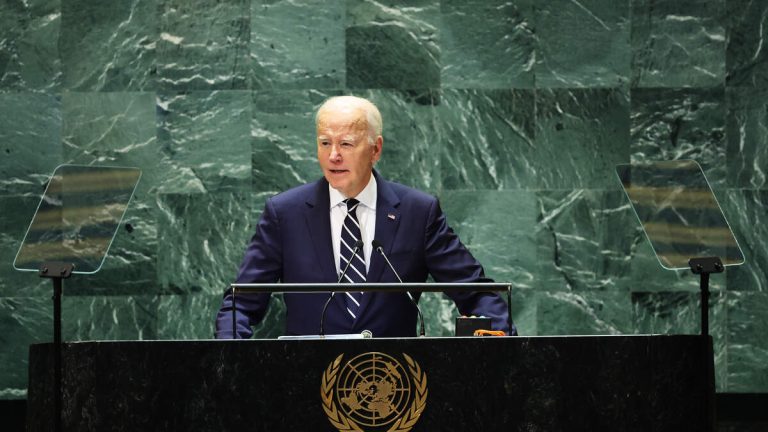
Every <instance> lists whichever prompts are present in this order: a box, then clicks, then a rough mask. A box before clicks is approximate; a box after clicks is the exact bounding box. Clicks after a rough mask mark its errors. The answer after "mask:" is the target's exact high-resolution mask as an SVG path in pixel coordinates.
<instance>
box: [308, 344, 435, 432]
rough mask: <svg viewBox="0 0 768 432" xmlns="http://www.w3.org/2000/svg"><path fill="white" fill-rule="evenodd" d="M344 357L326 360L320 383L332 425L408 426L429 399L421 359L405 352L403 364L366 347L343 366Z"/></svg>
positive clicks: (397, 430) (398, 431)
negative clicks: (363, 351)
mask: <svg viewBox="0 0 768 432" xmlns="http://www.w3.org/2000/svg"><path fill="white" fill-rule="evenodd" d="M343 357H344V354H341V355H339V356H338V357H336V359H335V360H334V361H332V362H331V363H330V364H329V365H328V368H327V369H326V370H325V373H323V378H322V382H321V383H320V399H321V400H322V402H323V410H324V411H325V414H326V415H327V416H328V420H329V421H330V422H331V424H332V425H333V426H334V427H335V428H336V429H338V430H339V431H340V432H344V431H357V432H363V431H385V430H386V431H387V432H405V431H409V430H411V429H412V428H413V426H414V425H415V424H416V422H417V421H418V420H419V417H420V416H421V414H422V413H423V412H424V407H425V406H426V404H427V375H426V374H425V373H424V371H422V370H421V367H420V366H419V364H418V363H416V361H414V360H413V359H412V358H411V357H410V356H408V355H407V354H405V353H403V359H404V360H405V363H406V364H407V367H404V366H403V364H402V363H400V362H399V361H397V360H396V359H395V358H394V357H392V356H389V355H387V354H384V353H380V352H368V353H364V354H360V355H358V356H356V357H354V358H352V359H351V360H349V361H347V362H346V363H345V364H344V365H343V367H342V358H343ZM363 428H364V429H363Z"/></svg>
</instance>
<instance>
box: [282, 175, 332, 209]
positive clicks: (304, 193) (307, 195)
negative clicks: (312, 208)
mask: <svg viewBox="0 0 768 432" xmlns="http://www.w3.org/2000/svg"><path fill="white" fill-rule="evenodd" d="M322 183H323V179H320V180H316V181H313V182H310V183H305V184H302V185H299V186H294V187H292V188H290V189H287V190H284V191H282V192H280V193H278V194H277V195H273V196H272V197H271V198H269V201H270V202H271V203H272V204H273V205H275V206H279V207H282V206H291V205H298V204H304V203H305V202H307V201H313V200H314V199H316V198H317V195H318V191H319V190H320V188H322V186H323V184H322ZM326 188H327V186H326Z"/></svg>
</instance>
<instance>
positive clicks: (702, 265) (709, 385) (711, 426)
mask: <svg viewBox="0 0 768 432" xmlns="http://www.w3.org/2000/svg"><path fill="white" fill-rule="evenodd" d="M688 265H689V266H690V268H691V271H692V272H693V273H694V274H697V275H699V289H700V290H701V337H702V338H703V339H704V346H705V353H706V356H707V359H706V362H705V364H706V378H705V380H706V381H705V383H704V385H705V391H706V394H707V398H706V402H705V403H706V406H705V412H706V415H707V431H710V432H714V430H715V406H714V394H715V379H714V378H715V377H714V370H713V360H714V352H713V347H712V340H711V338H710V337H709V275H710V274H712V273H722V272H723V271H724V270H725V267H724V266H723V262H722V261H721V260H720V258H719V257H702V258H691V259H690V260H689V261H688Z"/></svg>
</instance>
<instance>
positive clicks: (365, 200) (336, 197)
mask: <svg viewBox="0 0 768 432" xmlns="http://www.w3.org/2000/svg"><path fill="white" fill-rule="evenodd" d="M376 191H377V189H376V176H374V175H373V173H371V179H370V180H368V184H367V185H366V186H365V188H363V190H362V191H360V193H359V194H357V196H356V197H353V198H355V199H356V200H358V201H360V203H361V204H362V205H364V206H366V207H368V208H370V209H372V210H376ZM328 195H329V197H330V204H331V208H334V207H336V206H337V205H339V204H341V203H342V202H343V201H344V200H345V199H347V198H346V197H345V196H344V195H342V194H341V192H339V191H337V190H336V189H334V188H332V187H331V185H330V184H328Z"/></svg>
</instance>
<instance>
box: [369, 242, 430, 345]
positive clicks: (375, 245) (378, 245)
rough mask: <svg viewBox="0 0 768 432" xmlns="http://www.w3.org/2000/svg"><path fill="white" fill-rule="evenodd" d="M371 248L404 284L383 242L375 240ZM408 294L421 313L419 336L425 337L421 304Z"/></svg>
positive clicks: (417, 310)
mask: <svg viewBox="0 0 768 432" xmlns="http://www.w3.org/2000/svg"><path fill="white" fill-rule="evenodd" d="M371 246H373V249H374V250H376V252H378V253H380V254H381V256H382V257H384V261H386V262H387V265H388V266H389V268H390V270H392V273H394V274H395V277H396V278H397V280H398V282H400V283H403V280H402V279H400V275H399V274H397V270H395V266H393V265H392V263H391V262H389V258H387V254H385V253H384V247H383V246H382V245H381V242H380V241H378V240H374V241H372V242H371ZM405 293H406V294H408V298H409V299H411V303H413V305H414V306H416V312H418V313H419V336H422V337H423V336H424V335H425V333H424V315H422V314H421V308H419V304H418V303H416V300H414V299H413V296H412V295H411V293H410V292H409V291H406V292H405Z"/></svg>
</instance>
